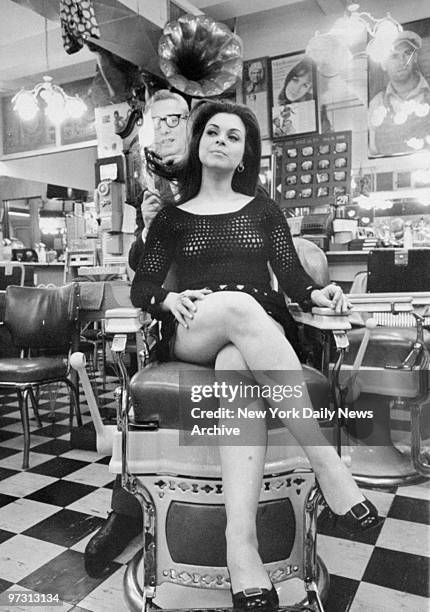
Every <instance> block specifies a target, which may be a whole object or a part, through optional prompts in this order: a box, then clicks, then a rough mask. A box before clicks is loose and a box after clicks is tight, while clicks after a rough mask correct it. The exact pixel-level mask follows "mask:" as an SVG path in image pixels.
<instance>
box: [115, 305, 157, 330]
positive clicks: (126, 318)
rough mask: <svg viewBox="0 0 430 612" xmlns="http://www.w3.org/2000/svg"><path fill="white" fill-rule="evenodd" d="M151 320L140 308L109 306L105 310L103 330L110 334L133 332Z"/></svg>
mask: <svg viewBox="0 0 430 612" xmlns="http://www.w3.org/2000/svg"><path fill="white" fill-rule="evenodd" d="M150 321H151V319H150V316H149V315H148V314H147V313H146V312H144V311H143V310H141V309H140V308H111V309H109V310H106V312H105V331H106V332H107V333H110V334H133V333H136V332H138V331H139V330H140V329H142V328H143V327H144V326H145V325H147V324H148V323H149V322H150Z"/></svg>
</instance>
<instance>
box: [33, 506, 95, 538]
mask: <svg viewBox="0 0 430 612" xmlns="http://www.w3.org/2000/svg"><path fill="white" fill-rule="evenodd" d="M103 523H104V519H102V518H99V517H98V516H91V515H90V514H83V513H81V512H75V511H74V510H67V509H64V510H60V511H59V512H56V513H55V514H53V515H52V516H49V517H48V518H46V519H45V520H43V521H41V522H40V523H37V524H36V525H33V527H30V528H29V529H27V530H26V531H24V532H23V533H24V535H27V536H31V537H33V538H37V539H39V540H44V541H45V542H51V543H52V544H58V545H59V546H67V547H70V546H73V545H74V544H76V542H79V540H82V538H85V537H86V536H87V535H89V534H90V533H92V532H93V531H95V530H96V529H97V527H100V526H101V525H102V524H103Z"/></svg>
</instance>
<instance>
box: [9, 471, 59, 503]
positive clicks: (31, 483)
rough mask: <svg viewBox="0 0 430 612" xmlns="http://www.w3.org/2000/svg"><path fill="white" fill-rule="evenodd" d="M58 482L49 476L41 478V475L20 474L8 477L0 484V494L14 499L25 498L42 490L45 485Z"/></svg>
mask: <svg viewBox="0 0 430 612" xmlns="http://www.w3.org/2000/svg"><path fill="white" fill-rule="evenodd" d="M56 480H58V479H57V478H52V477H51V476H42V475H41V474H33V473H30V472H20V473H19V474H14V475H13V476H9V478H6V479H5V480H3V481H2V483H1V492H2V493H4V494H5V495H14V496H15V497H25V496H26V495H30V493H34V492H35V491H37V490H38V489H42V488H43V487H46V486H47V485H49V484H51V483H53V482H55V481H56Z"/></svg>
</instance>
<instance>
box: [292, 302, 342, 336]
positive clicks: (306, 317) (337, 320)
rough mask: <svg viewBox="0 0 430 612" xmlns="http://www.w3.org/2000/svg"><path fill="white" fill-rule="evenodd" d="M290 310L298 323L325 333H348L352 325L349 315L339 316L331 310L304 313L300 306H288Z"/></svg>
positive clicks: (316, 309)
mask: <svg viewBox="0 0 430 612" xmlns="http://www.w3.org/2000/svg"><path fill="white" fill-rule="evenodd" d="M288 309H289V311H290V313H291V315H292V316H293V318H294V320H295V321H296V322H297V323H300V324H302V325H307V326H308V327H313V328H315V329H320V330H323V331H348V330H349V329H351V323H350V322H349V319H348V314H337V313H336V312H334V311H333V310H332V309H331V308H317V307H314V308H312V312H303V310H302V309H301V308H300V306H299V305H298V304H295V303H290V304H288Z"/></svg>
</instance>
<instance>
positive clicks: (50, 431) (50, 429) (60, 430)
mask: <svg viewBox="0 0 430 612" xmlns="http://www.w3.org/2000/svg"><path fill="white" fill-rule="evenodd" d="M69 431H70V427H69V425H58V424H57V423H55V424H54V423H53V424H52V425H47V426H46V427H42V428H41V429H36V430H35V431H33V432H32V434H35V435H36V436H46V437H47V438H58V437H59V436H64V434H66V433H69Z"/></svg>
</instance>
